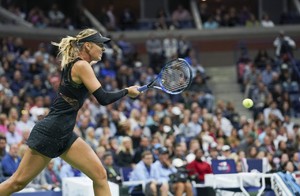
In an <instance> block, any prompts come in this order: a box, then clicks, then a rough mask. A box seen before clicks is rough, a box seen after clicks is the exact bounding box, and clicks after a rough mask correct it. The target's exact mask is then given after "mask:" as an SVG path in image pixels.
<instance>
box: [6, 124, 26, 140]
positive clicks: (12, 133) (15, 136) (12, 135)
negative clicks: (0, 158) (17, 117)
mask: <svg viewBox="0 0 300 196" xmlns="http://www.w3.org/2000/svg"><path fill="white" fill-rule="evenodd" d="M6 139H7V144H8V145H11V144H18V143H19V142H20V141H21V140H22V136H21V135H20V134H19V133H18V132H17V130H16V125H15V123H9V124H8V132H7V133H6Z"/></svg>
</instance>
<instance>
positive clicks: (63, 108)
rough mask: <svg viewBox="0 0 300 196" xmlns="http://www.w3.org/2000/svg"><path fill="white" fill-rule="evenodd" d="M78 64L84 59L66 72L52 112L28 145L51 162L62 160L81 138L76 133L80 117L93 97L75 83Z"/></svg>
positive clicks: (36, 130) (82, 85) (71, 64)
mask: <svg viewBox="0 0 300 196" xmlns="http://www.w3.org/2000/svg"><path fill="white" fill-rule="evenodd" d="M78 60H81V59H79V58H78V59H76V60H74V61H73V62H70V63H69V64H68V65H66V66H65V67H64V69H63V70H62V74H61V82H60V87H59V90H58V93H57V97H56V99H55V100H54V102H53V104H52V106H51V108H50V112H49V114H48V115H47V116H46V117H45V118H44V119H43V120H41V121H39V122H37V123H36V125H35V126H34V128H33V129H32V131H31V133H30V136H29V138H28V141H27V145H28V146H29V147H30V148H32V149H34V150H36V151H38V152H39V153H41V154H43V155H45V156H47V157H50V158H55V157H58V156H60V155H61V154H62V153H64V152H65V151H66V150H67V149H68V148H70V147H71V145H72V144H73V143H74V142H75V140H76V139H77V138H78V136H77V135H76V134H75V133H74V132H73V129H74V126H75V123H76V117H77V113H78V110H79V109H80V108H81V106H82V105H83V102H84V100H85V99H86V98H87V97H88V95H89V92H88V89H87V88H86V87H85V86H84V84H76V83H75V82H74V81H72V77H71V70H72V67H73V65H74V64H75V63H76V62H77V61H78Z"/></svg>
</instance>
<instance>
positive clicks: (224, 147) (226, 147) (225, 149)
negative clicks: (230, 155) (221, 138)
mask: <svg viewBox="0 0 300 196" xmlns="http://www.w3.org/2000/svg"><path fill="white" fill-rule="evenodd" d="M228 150H230V146H228V145H224V146H222V151H228Z"/></svg>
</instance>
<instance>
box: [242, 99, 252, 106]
mask: <svg viewBox="0 0 300 196" xmlns="http://www.w3.org/2000/svg"><path fill="white" fill-rule="evenodd" d="M243 106H244V107H245V108H251V107H252V106H253V101H252V99H249V98H247V99H244V100H243Z"/></svg>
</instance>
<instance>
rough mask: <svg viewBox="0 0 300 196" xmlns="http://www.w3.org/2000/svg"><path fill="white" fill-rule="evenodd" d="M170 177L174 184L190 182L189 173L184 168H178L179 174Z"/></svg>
mask: <svg viewBox="0 0 300 196" xmlns="http://www.w3.org/2000/svg"><path fill="white" fill-rule="evenodd" d="M169 177H170V181H171V182H172V183H176V182H187V181H188V180H189V175H188V171H187V169H186V168H184V167H180V168H177V172H176V173H173V174H170V175H169Z"/></svg>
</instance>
